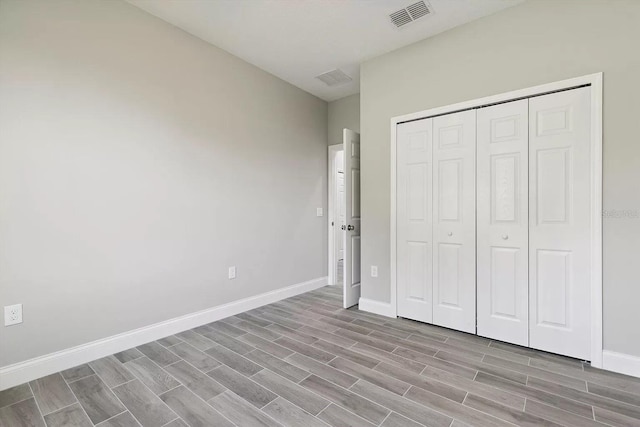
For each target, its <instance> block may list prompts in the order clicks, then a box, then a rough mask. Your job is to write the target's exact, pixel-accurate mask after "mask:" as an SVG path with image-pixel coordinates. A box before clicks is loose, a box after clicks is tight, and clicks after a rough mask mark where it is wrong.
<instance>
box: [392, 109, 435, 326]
mask: <svg viewBox="0 0 640 427" xmlns="http://www.w3.org/2000/svg"><path fill="white" fill-rule="evenodd" d="M432 122H433V120H432V119H423V120H417V121H414V122H409V123H402V124H399V125H398V129H397V135H398V151H397V163H396V164H397V167H396V170H397V185H398V191H397V197H398V199H397V206H398V210H397V232H398V237H397V256H398V266H397V273H396V274H397V281H398V300H397V301H398V315H399V316H402V317H406V318H409V319H413V320H419V321H422V322H428V323H431V322H432V321H433V296H432V292H433V290H432V283H433V270H432V257H433V252H432V246H433V240H432V225H433V224H432V210H433V205H432V199H431V196H432V195H431V192H432V175H431V174H432V142H433V138H432V124H433V123H432Z"/></svg>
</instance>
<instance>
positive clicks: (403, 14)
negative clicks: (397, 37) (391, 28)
mask: <svg viewBox="0 0 640 427" xmlns="http://www.w3.org/2000/svg"><path fill="white" fill-rule="evenodd" d="M431 13H432V11H431V9H429V6H427V4H426V3H425V2H424V1H419V2H417V3H414V4H412V5H410V6H407V7H406V8H404V9H400V10H398V11H396V12H393V13H392V14H391V15H389V17H390V18H391V22H393V25H395V26H396V27H398V28H400V27H402V26H403V25H407V24H408V23H410V22H413V21H415V20H416V19H419V18H422V17H424V16H427V15H429V14H431Z"/></svg>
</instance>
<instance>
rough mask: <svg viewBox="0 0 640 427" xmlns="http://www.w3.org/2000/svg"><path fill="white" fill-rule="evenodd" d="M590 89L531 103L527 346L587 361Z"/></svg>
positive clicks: (550, 95) (589, 323)
mask: <svg viewBox="0 0 640 427" xmlns="http://www.w3.org/2000/svg"><path fill="white" fill-rule="evenodd" d="M590 97H591V94H590V88H588V87H585V88H579V89H573V90H568V91H564V92H558V93H553V94H549V95H544V96H539V97H535V98H531V99H530V101H529V121H530V129H529V138H530V140H529V158H530V162H529V173H530V180H529V203H530V206H531V209H530V218H529V224H530V228H529V240H530V250H529V263H530V268H529V304H530V307H529V311H530V325H529V326H530V346H531V347H533V348H537V349H540V350H546V351H550V352H553V353H559V354H563V355H566V356H571V357H576V358H580V359H584V360H588V359H589V358H590V353H591V351H590V342H591V339H590V338H591V335H590V331H591V313H590V308H591V300H590V295H591V293H590V289H591V287H590V286H591V278H590V276H589V272H590V271H591V268H590V266H591V231H590V230H591V222H592V221H595V220H596V219H595V218H591V210H592V209H591V190H590V189H591V175H592V166H591V140H590V129H591V123H590V117H591V116H590V110H591V108H590V107H591V105H590V101H591V98H590Z"/></svg>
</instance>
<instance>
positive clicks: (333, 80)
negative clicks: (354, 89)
mask: <svg viewBox="0 0 640 427" xmlns="http://www.w3.org/2000/svg"><path fill="white" fill-rule="evenodd" d="M316 79H318V80H320V81H322V82H324V83H325V84H326V85H327V86H338V85H341V84H345V83H349V82H350V81H351V80H352V78H351V77H349V76H348V75H346V74H345V73H344V71H342V70H339V69H337V68H336V69H335V70H331V71H327V72H326V73H322V74H320V75H319V76H316Z"/></svg>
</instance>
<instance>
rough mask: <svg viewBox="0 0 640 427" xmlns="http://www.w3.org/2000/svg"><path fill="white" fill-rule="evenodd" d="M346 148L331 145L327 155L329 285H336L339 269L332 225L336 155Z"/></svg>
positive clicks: (339, 145)
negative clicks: (337, 268)
mask: <svg viewBox="0 0 640 427" xmlns="http://www.w3.org/2000/svg"><path fill="white" fill-rule="evenodd" d="M343 150H344V146H343V144H335V145H329V147H328V151H327V153H328V157H327V165H328V166H327V167H328V169H327V230H328V231H327V233H328V242H329V244H328V245H327V246H328V247H329V249H328V250H329V253H328V258H327V260H328V263H329V268H328V270H327V271H328V277H329V279H328V283H329V286H335V285H336V282H337V281H336V277H337V276H336V274H337V270H336V268H335V266H336V259H335V257H336V251H335V246H336V242H335V226H332V225H331V222H333V223H334V224H335V221H336V219H335V218H334V210H335V206H334V200H335V197H336V180H335V172H336V155H337V154H338V153H339V152H340V151H343Z"/></svg>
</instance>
